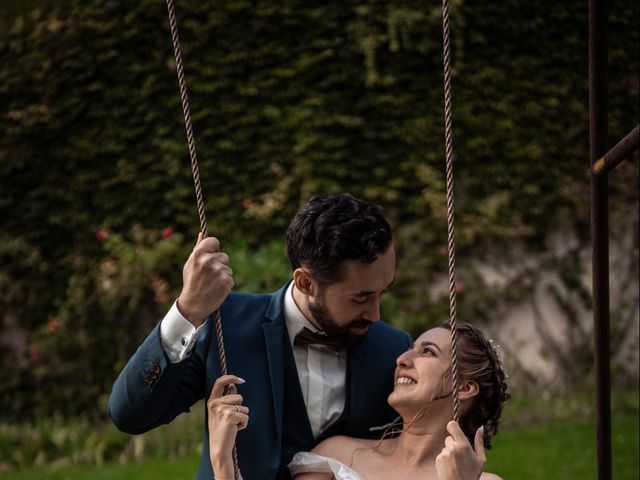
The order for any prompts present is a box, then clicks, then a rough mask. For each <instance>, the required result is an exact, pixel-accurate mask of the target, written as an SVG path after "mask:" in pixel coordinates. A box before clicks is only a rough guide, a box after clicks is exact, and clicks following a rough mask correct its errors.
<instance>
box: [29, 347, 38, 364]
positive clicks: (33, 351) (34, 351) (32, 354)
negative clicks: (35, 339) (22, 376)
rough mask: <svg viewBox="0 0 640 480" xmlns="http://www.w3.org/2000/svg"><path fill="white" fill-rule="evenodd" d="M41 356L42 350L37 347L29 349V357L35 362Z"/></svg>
mask: <svg viewBox="0 0 640 480" xmlns="http://www.w3.org/2000/svg"><path fill="white" fill-rule="evenodd" d="M39 356H40V350H38V348H37V347H33V348H32V349H31V350H29V358H30V359H31V361H32V362H35V361H36V360H37V359H38V357H39Z"/></svg>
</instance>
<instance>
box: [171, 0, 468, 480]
mask: <svg viewBox="0 0 640 480" xmlns="http://www.w3.org/2000/svg"><path fill="white" fill-rule="evenodd" d="M167 10H168V14H169V27H170V30H171V40H172V43H173V52H174V55H175V60H176V71H177V75H178V87H179V89H180V100H181V102H182V113H183V116H184V124H185V130H186V134H187V145H188V148H189V157H190V158H191V172H192V175H193V184H194V188H195V193H196V203H197V207H198V216H199V219H200V231H201V232H202V235H203V237H207V236H208V232H207V219H206V215H205V211H204V200H203V197H202V187H201V185H200V171H199V168H198V159H197V155H196V143H195V138H194V135H193V126H192V124H191V112H190V109H189V98H188V96H187V86H186V83H185V79H184V67H183V65H182V56H181V54H180V39H179V37H178V27H177V23H176V14H175V8H174V3H173V0H167ZM442 35H443V64H444V117H445V147H446V148H445V160H446V161H445V164H446V195H447V252H448V260H449V262H448V267H449V318H450V324H451V329H450V331H451V360H452V361H451V364H452V368H451V372H452V382H453V419H454V420H455V421H456V422H457V421H458V420H459V418H460V399H459V397H458V388H459V385H458V358H457V343H458V334H457V328H456V322H457V313H456V271H455V242H454V239H455V235H454V218H453V216H454V205H453V139H452V120H451V117H452V115H451V55H450V51H451V47H450V41H449V37H450V31H449V1H448V0H442ZM214 326H215V331H216V341H217V345H218V355H219V358H220V371H221V375H227V362H226V354H225V350H224V338H223V334H222V320H221V318H220V310H217V311H216V312H215V313H214ZM233 463H234V470H235V474H234V477H235V478H236V479H238V478H239V476H240V475H239V474H240V470H239V468H238V456H237V451H236V448H235V446H234V448H233Z"/></svg>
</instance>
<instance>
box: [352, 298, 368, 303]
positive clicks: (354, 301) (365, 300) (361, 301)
mask: <svg viewBox="0 0 640 480" xmlns="http://www.w3.org/2000/svg"><path fill="white" fill-rule="evenodd" d="M351 301H352V302H353V303H355V304H356V305H364V304H365V303H367V299H366V298H365V299H364V300H356V299H355V298H354V299H352V300H351Z"/></svg>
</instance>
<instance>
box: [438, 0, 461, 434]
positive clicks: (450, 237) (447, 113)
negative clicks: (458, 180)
mask: <svg viewBox="0 0 640 480" xmlns="http://www.w3.org/2000/svg"><path fill="white" fill-rule="evenodd" d="M450 36H451V35H450V32H449V1H448V0H442V37H443V63H444V129H445V145H446V150H445V158H446V174H447V251H448V256H449V316H450V322H451V372H452V382H453V419H454V420H455V421H456V422H457V421H459V419H460V398H459V397H458V389H459V385H458V331H457V328H456V322H457V312H456V252H455V235H454V221H453V214H454V208H453V136H452V130H453V129H452V125H451V124H452V121H451V45H450Z"/></svg>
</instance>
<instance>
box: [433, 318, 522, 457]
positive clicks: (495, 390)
mask: <svg viewBox="0 0 640 480" xmlns="http://www.w3.org/2000/svg"><path fill="white" fill-rule="evenodd" d="M439 327H440V328H445V329H447V330H449V331H451V324H450V323H449V322H445V323H443V324H441V325H439ZM456 331H457V333H458V348H457V357H458V376H459V377H460V378H461V379H463V380H473V381H474V382H476V383H477V384H478V387H479V391H478V394H477V395H476V396H475V397H474V398H473V401H472V403H471V406H470V407H469V409H468V410H467V411H466V412H465V413H464V414H463V415H462V416H461V418H460V427H461V428H462V431H463V432H464V434H465V435H466V436H467V438H468V439H469V442H470V443H471V445H473V439H474V436H475V433H476V431H477V430H478V428H480V427H481V426H482V425H484V446H485V448H491V440H492V439H493V437H494V436H495V435H496V434H497V433H498V423H499V420H500V414H501V413H502V405H503V403H504V402H505V401H506V400H508V399H509V397H510V395H509V394H508V393H507V384H506V382H505V380H506V374H505V372H504V369H503V367H502V361H501V360H500V357H499V356H498V353H497V352H496V349H495V347H494V346H493V344H492V343H491V342H490V341H489V340H487V339H486V338H485V337H484V335H483V334H482V332H481V331H480V330H478V329H477V328H476V327H474V326H472V325H470V324H468V323H461V322H456Z"/></svg>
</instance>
